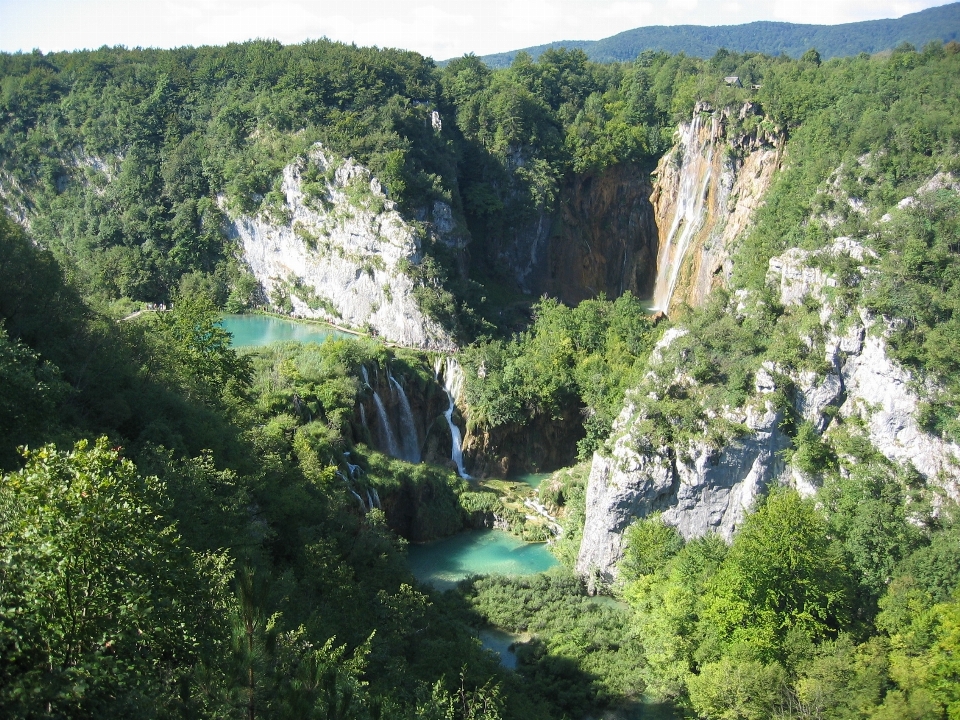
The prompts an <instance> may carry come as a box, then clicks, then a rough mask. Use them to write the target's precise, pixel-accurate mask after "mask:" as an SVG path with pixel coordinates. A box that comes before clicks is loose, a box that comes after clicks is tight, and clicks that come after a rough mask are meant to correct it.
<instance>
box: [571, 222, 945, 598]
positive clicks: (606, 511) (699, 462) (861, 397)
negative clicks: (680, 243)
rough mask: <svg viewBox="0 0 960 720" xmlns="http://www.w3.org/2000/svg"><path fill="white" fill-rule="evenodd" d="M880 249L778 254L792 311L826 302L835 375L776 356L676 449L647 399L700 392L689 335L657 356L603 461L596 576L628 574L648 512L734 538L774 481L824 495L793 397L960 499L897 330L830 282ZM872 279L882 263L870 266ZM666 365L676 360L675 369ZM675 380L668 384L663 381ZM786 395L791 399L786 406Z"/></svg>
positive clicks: (776, 270)
mask: <svg viewBox="0 0 960 720" xmlns="http://www.w3.org/2000/svg"><path fill="white" fill-rule="evenodd" d="M867 254H869V251H868V250H866V249H865V248H863V247H862V246H861V245H860V244H859V243H857V242H855V241H853V240H850V239H849V238H838V239H837V240H836V241H834V243H833V244H832V245H831V246H829V247H827V248H825V249H824V250H821V251H819V252H818V253H811V252H807V251H804V250H799V249H791V250H788V251H787V252H785V253H784V254H783V255H781V256H779V257H775V258H773V259H771V260H770V264H769V271H768V277H767V282H768V285H770V286H771V287H772V288H774V289H775V290H776V291H778V293H779V299H780V302H781V303H782V304H784V305H786V306H790V305H801V304H803V303H804V302H805V301H806V300H807V299H808V298H811V297H812V298H813V299H814V300H815V301H817V302H818V303H819V304H820V307H821V308H822V309H821V312H820V322H821V323H822V328H823V331H824V333H823V334H824V336H825V340H824V342H823V350H824V360H825V367H826V368H827V370H826V371H825V372H814V371H804V372H797V371H791V370H788V369H785V368H782V367H778V366H777V365H776V364H774V363H771V362H769V361H767V362H764V363H763V364H762V366H761V367H760V369H759V370H758V371H757V372H756V373H755V375H754V391H753V394H752V396H751V397H750V398H749V399H748V401H747V402H746V403H745V404H744V405H743V406H741V407H735V408H729V407H727V408H725V409H724V410H723V411H722V412H721V413H720V414H718V415H714V416H712V417H710V416H708V417H707V418H706V419H705V420H704V421H703V423H702V428H701V430H700V432H699V433H697V434H695V435H694V436H693V437H692V438H690V439H688V440H684V441H682V442H678V443H673V444H657V443H656V442H653V441H651V439H650V435H649V433H648V430H649V428H650V422H651V420H652V418H650V417H648V416H647V415H646V414H645V411H644V410H643V409H642V408H643V404H642V403H640V402H638V399H642V398H647V397H651V396H652V397H662V396H664V395H665V394H666V393H668V392H670V391H671V388H674V389H680V390H684V391H690V392H695V391H696V387H695V383H694V382H693V381H692V379H691V378H689V377H688V376H686V375H685V373H684V372H683V370H682V367H681V366H679V365H678V366H676V367H674V366H673V364H672V363H674V362H678V361H677V359H676V358H671V359H669V360H668V359H665V358H668V357H670V355H669V350H670V348H671V345H672V344H673V343H674V342H676V341H677V339H678V338H680V337H683V336H684V335H685V334H686V331H685V330H683V329H681V328H673V329H671V330H670V331H668V332H667V333H666V335H665V336H664V338H663V339H662V340H661V343H660V344H659V345H658V347H657V349H656V350H655V351H654V353H653V354H652V356H651V360H650V373H649V374H648V375H647V377H646V378H645V380H644V381H643V382H642V383H641V385H640V386H639V387H638V388H636V389H634V390H633V391H631V393H628V396H627V402H626V405H625V407H624V409H623V411H622V412H621V414H620V416H619V418H618V419H617V422H616V423H615V426H614V430H613V433H612V436H611V440H610V443H609V447H608V449H607V450H606V451H605V452H603V453H597V454H596V455H595V456H594V459H593V465H592V469H591V474H590V479H589V484H588V489H587V507H586V523H585V527H584V532H583V541H582V544H581V547H580V554H579V558H578V562H577V570H578V572H580V573H581V574H582V575H584V576H585V577H588V578H589V579H590V580H591V581H592V582H594V583H597V582H599V583H610V582H612V581H613V580H614V579H615V578H616V574H617V563H618V562H619V560H620V558H621V556H622V554H623V534H624V531H625V530H626V529H627V527H628V526H629V525H630V523H632V522H633V521H634V520H636V519H637V518H642V517H646V516H647V515H650V514H651V513H654V512H660V513H662V517H663V519H664V521H665V522H666V523H668V524H670V525H673V526H675V527H676V528H677V529H678V530H679V531H680V533H681V534H682V535H683V536H684V537H685V538H688V539H689V538H693V537H697V536H700V535H703V534H705V533H709V532H716V533H718V534H720V535H721V536H722V537H724V538H725V539H727V540H729V539H730V538H731V537H732V536H733V533H734V532H735V531H736V529H737V527H738V526H739V525H740V523H741V522H742V521H743V518H744V517H745V515H746V513H747V512H748V511H749V509H750V506H751V504H752V503H753V502H754V500H755V499H756V498H757V497H758V496H759V495H761V494H764V493H766V492H767V490H768V489H769V487H770V486H771V484H774V483H777V484H792V485H793V486H794V487H796V489H797V490H798V491H799V492H801V493H802V494H807V495H809V494H812V493H813V492H815V491H816V485H815V482H814V479H811V478H807V477H806V476H804V474H803V473H802V472H800V471H798V470H797V469H796V468H792V467H789V466H787V465H786V464H785V460H784V457H785V456H784V453H783V451H784V450H786V449H787V448H789V447H790V444H791V440H790V438H789V437H788V436H787V435H786V434H785V433H784V429H783V420H784V411H785V408H784V407H783V405H782V404H781V403H782V398H783V397H790V398H791V401H792V408H791V410H792V415H793V416H794V417H797V418H800V419H802V420H805V421H808V422H809V423H811V425H812V426H813V427H814V428H815V429H816V431H817V432H819V433H828V434H829V433H830V432H831V430H832V427H833V425H835V424H836V423H837V422H838V419H837V418H839V419H840V421H843V420H849V419H851V418H856V419H858V421H859V422H858V423H854V424H852V425H851V424H850V423H847V428H848V430H849V429H850V428H851V427H854V428H855V427H857V426H858V425H859V426H862V427H863V433H864V435H865V439H867V440H868V441H869V442H870V443H871V444H872V445H873V446H874V447H875V448H876V449H877V450H878V451H879V452H880V453H881V454H883V455H884V456H885V457H886V458H887V459H889V460H890V461H892V462H894V463H899V464H906V465H909V466H912V467H913V468H914V469H915V470H916V471H917V472H918V473H919V474H920V475H921V476H923V477H924V478H925V480H926V482H927V483H928V484H930V485H931V486H934V487H937V488H939V489H940V491H942V492H943V493H945V494H946V495H947V496H948V497H951V498H953V499H960V447H958V446H957V445H956V444H954V443H952V442H949V441H947V440H944V439H943V438H940V437H937V436H935V435H933V434H931V433H929V432H927V431H926V430H924V429H923V428H922V427H921V425H920V424H919V423H918V421H917V410H918V406H919V405H920V397H919V396H918V394H917V386H916V384H915V382H914V380H913V378H912V376H911V374H910V373H909V372H908V371H907V370H906V369H904V368H903V367H901V366H899V365H898V364H897V363H896V362H895V361H894V360H892V359H891V358H890V356H889V355H888V354H887V351H886V339H885V335H886V332H887V331H886V326H885V325H884V321H883V320H882V319H881V318H877V317H873V316H871V315H870V313H868V312H867V311H865V310H863V309H855V310H854V311H853V312H843V313H838V312H836V311H835V308H834V306H833V305H832V303H831V296H830V292H829V288H830V287H831V286H834V285H836V281H835V279H834V278H832V277H831V276H830V275H829V274H828V273H826V272H825V271H824V270H823V269H822V268H823V267H824V266H825V265H829V263H828V262H824V258H822V257H818V256H824V255H834V256H837V255H847V256H849V258H850V259H851V260H852V261H853V262H855V263H860V262H863V261H864V259H865V257H866V255H867ZM859 272H860V275H861V277H865V276H867V275H868V274H869V272H870V270H869V269H868V268H865V267H861V268H860V271H859ZM747 298H748V295H743V294H741V295H739V296H737V295H735V296H733V297H732V298H731V304H730V308H729V311H730V312H731V313H740V312H747V311H748V310H745V305H747V304H748V303H747V302H746V300H747ZM664 365H666V367H664ZM665 376H666V377H667V378H668V380H667V382H664V381H663V377H665ZM778 390H780V391H783V392H781V393H779V398H780V402H774V401H773V399H774V398H775V397H777V396H776V395H775V393H777V391H778ZM721 424H726V425H727V427H738V428H739V430H738V431H737V432H735V433H734V434H733V436H732V437H731V436H726V437H724V439H723V440H722V442H721V443H720V444H719V445H718V444H717V442H716V440H715V439H714V440H711V439H710V438H717V437H718V435H719V436H721V437H723V436H722V434H718V433H716V432H713V429H715V428H717V427H719V426H720V425H721Z"/></svg>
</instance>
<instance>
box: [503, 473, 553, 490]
mask: <svg viewBox="0 0 960 720" xmlns="http://www.w3.org/2000/svg"><path fill="white" fill-rule="evenodd" d="M551 475H553V473H527V474H526V475H517V476H516V477H512V478H510V479H511V480H513V481H514V482H522V483H526V484H527V485H529V486H530V487H532V488H533V489H534V490H536V489H537V488H538V487H540V483H542V482H543V481H544V480H546V479H547V478H548V477H550V476H551Z"/></svg>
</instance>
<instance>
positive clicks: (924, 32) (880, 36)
mask: <svg viewBox="0 0 960 720" xmlns="http://www.w3.org/2000/svg"><path fill="white" fill-rule="evenodd" d="M931 40H939V41H942V42H948V41H950V40H958V41H960V2H955V3H951V4H949V5H941V6H939V7H933V8H928V9H926V10H921V11H920V12H915V13H910V14H909V15H904V16H903V17H900V18H896V19H888V20H865V21H863V22H855V23H845V24H842V25H801V24H795V23H786V22H766V21H760V22H752V23H746V24H744V25H718V26H707V25H672V26H667V25H653V26H648V27H640V28H635V29H633V30H627V31H625V32H622V33H619V34H617V35H613V36H611V37H608V38H603V39H602V40H560V41H557V42H552V43H548V44H546V45H537V46H535V47H529V48H523V51H526V52H528V53H530V55H532V56H533V57H534V58H537V57H538V56H539V55H540V54H541V53H543V52H545V51H546V50H548V49H550V48H561V47H565V48H567V49H569V50H574V49H581V50H583V51H584V52H585V53H586V54H587V55H588V56H589V58H590V59H591V60H594V61H596V62H616V61H624V60H633V59H634V58H635V57H636V56H637V55H639V54H640V53H641V52H643V51H644V50H666V51H667V52H670V53H679V52H684V53H686V54H687V55H694V56H697V57H702V58H709V57H711V56H712V55H713V54H714V53H715V52H716V51H717V50H718V49H720V48H721V47H723V48H726V49H727V50H734V51H736V52H746V51H755V52H763V53H767V54H768V55H779V54H780V53H786V54H787V55H789V56H790V57H799V56H800V55H802V54H803V53H804V52H806V51H807V50H809V49H810V48H816V49H817V51H818V52H819V53H820V56H821V57H822V58H824V59H828V58H832V57H838V56H844V55H856V54H858V53H861V52H867V53H871V54H872V53H877V52H882V51H884V50H890V49H892V48H894V47H896V46H897V45H899V44H900V43H903V42H908V43H911V44H912V45H915V46H916V47H917V48H920V47H922V46H923V45H925V44H926V43H928V42H930V41H931ZM519 52H521V50H512V51H510V52H504V53H496V54H494V55H484V56H482V58H481V59H482V60H483V61H484V63H486V64H487V65H488V66H490V67H493V68H499V67H508V66H509V65H510V63H512V62H513V59H514V57H516V55H517V53H519Z"/></svg>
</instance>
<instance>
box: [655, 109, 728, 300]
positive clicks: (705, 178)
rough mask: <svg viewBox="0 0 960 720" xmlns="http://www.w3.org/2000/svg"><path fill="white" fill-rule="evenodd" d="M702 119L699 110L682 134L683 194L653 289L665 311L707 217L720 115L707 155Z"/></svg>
mask: <svg viewBox="0 0 960 720" xmlns="http://www.w3.org/2000/svg"><path fill="white" fill-rule="evenodd" d="M701 118H702V115H701V114H699V113H698V114H696V115H694V118H693V122H691V123H690V125H689V126H688V127H686V128H685V129H684V130H683V132H682V134H681V139H680V144H681V145H682V147H683V160H682V162H681V165H680V193H679V196H678V197H677V201H676V206H677V209H676V211H675V213H674V216H673V222H672V223H671V225H670V231H669V232H668V233H667V236H666V238H665V239H664V241H663V244H662V245H661V247H660V252H659V253H658V256H657V282H656V286H655V288H654V292H653V309H654V310H660V311H662V312H667V311H668V310H669V309H670V300H671V299H672V298H673V291H674V289H675V288H676V286H677V279H678V278H679V276H680V267H681V265H683V258H684V256H685V255H686V253H687V248H688V247H689V246H690V241H691V240H692V239H693V237H694V235H696V233H697V230H699V229H700V227H701V226H702V224H703V220H704V216H705V210H706V195H707V187H708V186H709V183H710V169H711V166H712V163H713V152H714V138H715V136H716V134H717V117H716V116H714V117H713V118H712V120H711V123H712V125H711V130H710V139H709V140H708V142H707V143H706V148H705V149H706V154H705V155H704V153H703V149H704V148H701V147H699V140H700V132H701V127H702V125H701V123H702V120H701Z"/></svg>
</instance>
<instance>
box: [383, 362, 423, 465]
mask: <svg viewBox="0 0 960 720" xmlns="http://www.w3.org/2000/svg"><path fill="white" fill-rule="evenodd" d="M388 377H389V378H390V382H391V383H392V384H393V387H394V388H395V389H396V391H397V394H398V397H399V400H400V444H401V445H402V450H403V459H404V460H406V461H407V462H412V463H418V462H420V440H419V439H418V438H417V426H416V425H415V424H414V422H413V412H411V410H410V403H409V402H408V401H407V394H406V393H405V392H404V391H403V387H402V386H401V385H400V383H398V382H397V381H396V380H395V379H394V378H393V376H392V375H388Z"/></svg>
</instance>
